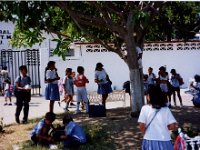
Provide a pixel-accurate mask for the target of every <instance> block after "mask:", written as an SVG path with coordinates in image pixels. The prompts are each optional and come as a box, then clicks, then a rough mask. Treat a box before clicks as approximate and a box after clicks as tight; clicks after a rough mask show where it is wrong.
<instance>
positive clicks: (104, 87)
mask: <svg viewBox="0 0 200 150" xmlns="http://www.w3.org/2000/svg"><path fill="white" fill-rule="evenodd" d="M97 93H98V94H102V95H105V94H109V93H112V88H111V85H110V83H109V82H107V83H105V84H98V89H97Z"/></svg>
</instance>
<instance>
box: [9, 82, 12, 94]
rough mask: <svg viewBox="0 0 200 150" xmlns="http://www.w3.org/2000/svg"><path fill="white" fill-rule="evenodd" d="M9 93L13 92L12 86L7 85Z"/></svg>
mask: <svg viewBox="0 0 200 150" xmlns="http://www.w3.org/2000/svg"><path fill="white" fill-rule="evenodd" d="M9 91H10V93H12V92H13V85H12V84H10V85H9Z"/></svg>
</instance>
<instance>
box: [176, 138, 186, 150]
mask: <svg viewBox="0 0 200 150" xmlns="http://www.w3.org/2000/svg"><path fill="white" fill-rule="evenodd" d="M174 150H186V144H185V141H184V139H183V138H182V137H181V136H180V135H178V136H177V138H176V141H175V143H174Z"/></svg>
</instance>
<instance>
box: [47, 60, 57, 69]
mask: <svg viewBox="0 0 200 150" xmlns="http://www.w3.org/2000/svg"><path fill="white" fill-rule="evenodd" d="M55 63H56V62H55V61H49V62H48V63H47V67H46V70H48V69H49V68H50V67H51V66H52V65H55Z"/></svg>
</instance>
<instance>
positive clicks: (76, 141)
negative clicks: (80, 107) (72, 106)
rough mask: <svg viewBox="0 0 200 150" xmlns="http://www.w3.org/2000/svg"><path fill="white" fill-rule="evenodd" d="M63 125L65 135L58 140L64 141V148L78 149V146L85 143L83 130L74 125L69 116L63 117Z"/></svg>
mask: <svg viewBox="0 0 200 150" xmlns="http://www.w3.org/2000/svg"><path fill="white" fill-rule="evenodd" d="M63 124H64V125H65V130H64V132H65V134H64V135H61V137H60V138H61V139H62V140H63V141H64V146H65V147H66V148H74V149H75V148H76V149H78V148H79V146H80V145H83V144H85V143H86V141H87V139H86V134H85V132H84V130H83V128H82V127H81V126H80V125H79V124H77V123H75V122H74V121H73V119H72V117H71V116H70V115H69V114H67V115H66V116H64V118H63Z"/></svg>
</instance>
